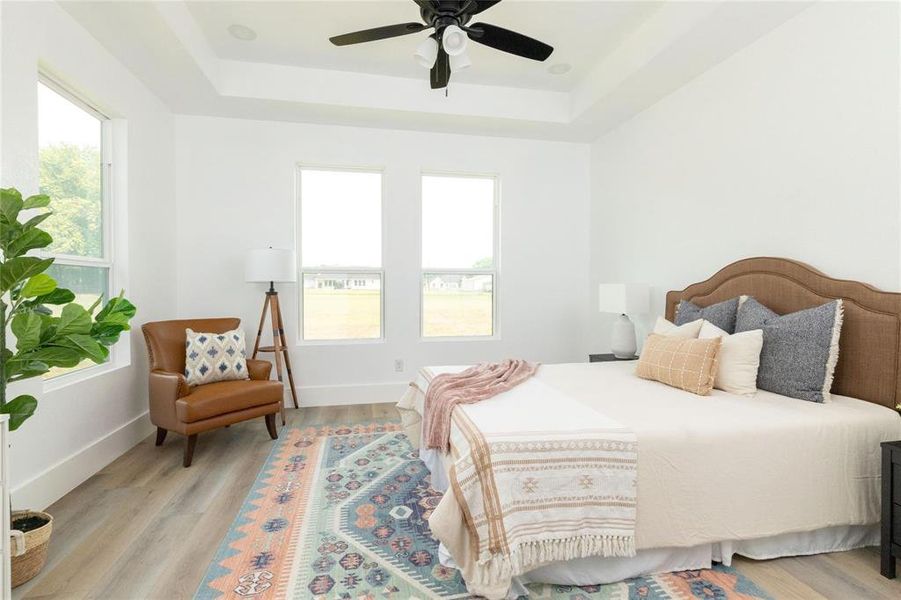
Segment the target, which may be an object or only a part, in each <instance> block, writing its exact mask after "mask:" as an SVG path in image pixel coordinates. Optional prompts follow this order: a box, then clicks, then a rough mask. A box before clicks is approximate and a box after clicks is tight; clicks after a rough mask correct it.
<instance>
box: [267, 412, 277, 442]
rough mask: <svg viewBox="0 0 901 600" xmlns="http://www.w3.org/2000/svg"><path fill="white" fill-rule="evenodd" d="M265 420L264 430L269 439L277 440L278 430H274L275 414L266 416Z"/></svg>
mask: <svg viewBox="0 0 901 600" xmlns="http://www.w3.org/2000/svg"><path fill="white" fill-rule="evenodd" d="M265 419H266V429H268V430H269V437H271V438H272V439H274V440H277V439H278V430H277V429H276V428H275V413H272V414H268V415H266V417H265Z"/></svg>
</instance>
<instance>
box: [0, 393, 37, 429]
mask: <svg viewBox="0 0 901 600" xmlns="http://www.w3.org/2000/svg"><path fill="white" fill-rule="evenodd" d="M37 407H38V401H37V400H36V399H35V397H34V396H29V395H28V394H22V395H21V396H16V397H15V398H13V399H12V400H10V401H9V402H7V403H6V404H4V405H3V406H0V413H3V414H7V415H9V430H10V431H15V430H16V429H18V428H19V426H20V425H22V423H24V422H25V421H26V419H28V417H30V416H31V415H33V414H34V411H35V409H37Z"/></svg>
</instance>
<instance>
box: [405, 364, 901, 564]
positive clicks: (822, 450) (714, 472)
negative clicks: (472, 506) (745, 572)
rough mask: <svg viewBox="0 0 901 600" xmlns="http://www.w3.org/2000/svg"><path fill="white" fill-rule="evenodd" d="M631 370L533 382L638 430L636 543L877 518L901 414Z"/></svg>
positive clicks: (588, 367)
mask: <svg viewBox="0 0 901 600" xmlns="http://www.w3.org/2000/svg"><path fill="white" fill-rule="evenodd" d="M634 368H635V365H634V363H628V362H623V363H594V364H581V363H580V364H564V365H543V366H542V367H541V368H540V369H539V371H538V373H537V375H536V377H537V378H539V379H540V380H541V381H543V382H544V383H546V384H548V385H551V386H553V387H555V388H556V389H557V390H559V391H561V392H563V393H566V394H568V395H569V396H571V397H572V398H574V399H576V400H578V401H579V402H581V403H583V404H585V405H586V406H589V407H592V408H596V409H597V410H598V411H599V412H600V413H601V414H604V415H606V416H608V417H610V418H612V419H615V420H616V421H618V422H619V423H621V424H622V425H623V426H625V427H627V428H629V429H631V430H632V431H633V432H634V433H635V434H636V436H637V438H638V442H639V448H640V450H639V453H638V510H637V515H638V521H637V526H636V546H637V548H639V549H648V548H667V547H689V546H696V545H699V544H705V543H712V542H719V541H723V540H751V539H756V538H764V537H770V536H775V535H778V534H783V533H789V532H803V531H813V530H817V529H822V528H825V527H831V526H837V525H865V524H871V523H875V522H877V521H878V519H879V497H880V496H879V494H880V447H879V443H880V442H882V441H886V440H893V439H901V416H899V415H898V413H896V412H895V411H893V410H891V409H888V408H885V407H882V406H878V405H876V404H872V403H869V402H864V401H861V400H855V399H852V398H845V397H842V396H835V395H834V396H832V401H831V402H829V403H826V404H815V403H811V402H805V401H803V400H796V399H792V398H787V397H784V396H779V395H777V394H772V393H769V392H765V391H759V392H758V393H757V394H756V395H755V396H753V397H744V396H736V395H732V394H728V393H725V392H721V391H718V390H714V391H713V392H712V393H711V395H709V396H696V395H693V394H690V393H688V392H684V391H681V390H677V389H674V388H670V387H667V386H665V385H663V384H660V383H657V382H653V381H646V380H642V379H639V378H638V377H636V376H635V375H634V374H633V371H634ZM432 370H433V371H434V372H436V373H437V372H448V371H455V370H459V367H441V368H437V367H436V368H432ZM411 389H412V390H414V393H412V394H409V395H408V396H407V397H405V399H404V401H402V403H401V404H400V405H399V407H400V408H402V409H403V408H404V407H406V408H408V409H411V410H410V412H406V414H404V419H405V423H406V424H407V425H408V429H407V430H408V433H409V434H410V436H411V439H413V440H414V441H415V440H416V439H417V438H418V429H419V427H420V424H419V422H418V421H419V419H418V418H417V416H418V415H421V412H422V398H421V397H420V396H421V395H420V394H417V393H415V388H411ZM506 394H510V395H513V394H516V389H513V390H511V391H509V392H506ZM506 394H505V395H506ZM486 402H491V400H487V401H486ZM547 410H549V411H552V410H554V407H553V406H548V409H547ZM417 413H418V415H417Z"/></svg>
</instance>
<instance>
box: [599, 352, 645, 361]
mask: <svg viewBox="0 0 901 600" xmlns="http://www.w3.org/2000/svg"><path fill="white" fill-rule="evenodd" d="M621 360H638V357H637V356H633V357H632V358H617V357H615V356H613V355H612V354H589V355H588V362H619V361H621Z"/></svg>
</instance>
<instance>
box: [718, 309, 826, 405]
mask: <svg viewBox="0 0 901 600" xmlns="http://www.w3.org/2000/svg"><path fill="white" fill-rule="evenodd" d="M752 329H762V330H763V348H762V349H761V351H760V367H759V368H758V370H757V387H758V388H760V389H762V390H769V391H771V392H775V393H777V394H782V395H783V396H790V397H792V398H798V399H801V400H809V401H810V402H824V401H826V400H828V399H829V390H830V389H831V388H832V375H833V373H834V372H835V364H836V363H837V362H838V338H839V336H840V335H841V329H842V301H841V300H834V301H832V302H828V303H826V304H823V305H822V306H815V307H813V308H808V309H805V310H799V311H798V312H794V313H791V314H787V315H782V316H780V315H777V314H776V313H774V312H773V311H771V310H770V309H769V308H767V307H766V306H764V305H763V304H761V303H760V302H758V301H757V300H755V299H754V298H750V297H748V298H747V299H745V301H744V302H742V303H741V306H739V307H738V317H737V319H736V323H735V331H736V332H740V331H750V330H752Z"/></svg>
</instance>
